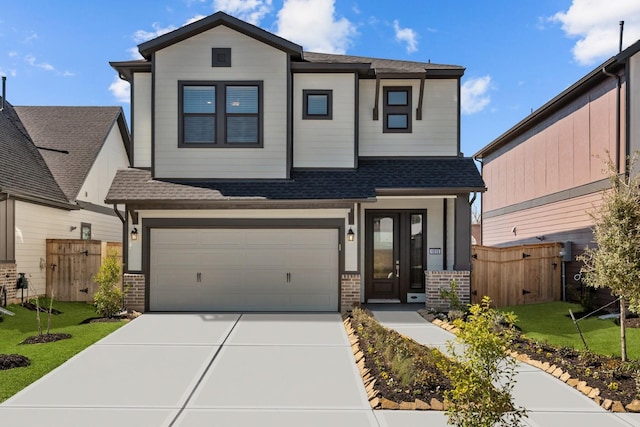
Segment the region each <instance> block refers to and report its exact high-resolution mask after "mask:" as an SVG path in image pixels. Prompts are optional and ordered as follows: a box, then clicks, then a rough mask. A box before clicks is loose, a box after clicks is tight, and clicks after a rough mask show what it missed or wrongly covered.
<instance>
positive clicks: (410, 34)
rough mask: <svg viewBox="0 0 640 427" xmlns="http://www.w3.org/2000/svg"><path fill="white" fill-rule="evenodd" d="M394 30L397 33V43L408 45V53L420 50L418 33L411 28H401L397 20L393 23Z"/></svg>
mask: <svg viewBox="0 0 640 427" xmlns="http://www.w3.org/2000/svg"><path fill="white" fill-rule="evenodd" d="M393 29H394V31H395V32H396V41H398V42H404V43H406V44H407V53H412V52H415V51H417V50H418V33H416V32H415V31H414V30H412V29H411V28H400V23H399V22H398V20H397V19H396V20H394V21H393Z"/></svg>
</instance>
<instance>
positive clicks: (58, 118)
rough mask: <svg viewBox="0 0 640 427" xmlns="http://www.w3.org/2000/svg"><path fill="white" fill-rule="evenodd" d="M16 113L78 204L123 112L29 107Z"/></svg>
mask: <svg viewBox="0 0 640 427" xmlns="http://www.w3.org/2000/svg"><path fill="white" fill-rule="evenodd" d="M15 111H16V112H17V114H18V116H19V118H20V121H21V122H22V123H23V124H24V127H25V128H26V130H27V131H28V133H29V135H30V136H31V139H32V140H33V142H34V144H35V145H36V146H38V147H40V148H45V150H40V155H41V156H42V158H44V160H45V162H46V163H47V166H48V167H49V170H50V171H51V173H52V175H53V176H54V178H55V180H56V181H57V183H58V185H59V186H60V188H61V189H62V191H63V192H64V194H65V195H66V197H67V199H68V200H70V201H74V200H75V199H76V197H77V196H78V192H79V191H80V188H81V187H82V184H83V183H84V180H85V179H86V177H87V174H88V173H89V170H90V169H91V166H93V163H94V161H95V160H96V157H97V155H98V153H99V152H100V149H101V148H102V146H103V144H104V142H105V140H106V137H107V135H108V134H109V131H110V129H111V128H112V127H113V126H114V124H115V123H116V120H117V119H118V116H119V115H120V114H122V109H121V108H120V107H40V106H38V107H32V106H28V107H15ZM46 149H48V150H46ZM52 150H55V151H52ZM65 152H66V153H65Z"/></svg>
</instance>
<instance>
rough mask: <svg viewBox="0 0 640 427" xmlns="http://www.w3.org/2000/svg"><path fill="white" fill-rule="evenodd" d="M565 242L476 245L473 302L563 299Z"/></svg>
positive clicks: (472, 279) (495, 303) (472, 259)
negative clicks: (486, 297) (487, 298)
mask: <svg viewBox="0 0 640 427" xmlns="http://www.w3.org/2000/svg"><path fill="white" fill-rule="evenodd" d="M561 249H562V243H539V244H531V245H519V246H510V247H504V248H496V247H490V246H475V245H474V246H472V248H471V254H472V255H471V256H472V258H471V261H472V265H473V268H472V270H471V302H472V303H477V302H479V301H480V300H481V299H482V297H483V296H485V295H487V296H489V297H491V300H492V301H493V303H494V305H495V306H497V307H504V306H508V305H522V304H531V303H537V302H547V301H559V300H561V298H562V272H561V270H562V265H561V262H562V260H561V258H560V256H559V253H560V250H561Z"/></svg>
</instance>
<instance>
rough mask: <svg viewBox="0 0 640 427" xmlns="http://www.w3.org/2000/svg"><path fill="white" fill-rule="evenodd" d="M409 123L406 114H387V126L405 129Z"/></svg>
mask: <svg viewBox="0 0 640 427" xmlns="http://www.w3.org/2000/svg"><path fill="white" fill-rule="evenodd" d="M408 124H409V120H408V119H407V115H406V114H387V128H389V129H406V128H407V126H408Z"/></svg>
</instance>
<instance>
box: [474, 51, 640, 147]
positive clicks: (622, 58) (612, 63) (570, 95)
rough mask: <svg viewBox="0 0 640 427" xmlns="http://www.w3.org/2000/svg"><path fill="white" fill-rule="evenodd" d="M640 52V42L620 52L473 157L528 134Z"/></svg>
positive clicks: (608, 77)
mask: <svg viewBox="0 0 640 427" xmlns="http://www.w3.org/2000/svg"><path fill="white" fill-rule="evenodd" d="M639 51H640V40H638V41H637V42H635V43H634V44H632V45H631V46H629V47H628V48H626V49H625V50H623V51H622V52H620V53H619V54H618V55H616V56H613V57H611V58H609V59H607V60H606V61H605V62H603V63H602V64H600V65H599V66H597V67H596V68H594V69H593V70H592V71H591V72H589V73H588V74H587V75H585V76H584V77H582V78H581V79H580V80H578V81H577V82H576V83H574V84H573V85H571V86H569V87H568V88H567V89H565V90H564V91H562V92H561V93H560V94H559V95H557V96H556V97H554V98H553V99H551V100H550V101H549V102H547V103H546V104H544V105H543V106H542V107H540V108H538V109H537V110H536V111H534V112H533V113H531V114H530V115H529V116H527V117H526V118H524V119H523V120H521V121H520V122H518V123H517V124H516V125H515V126H513V127H512V128H511V129H509V130H507V131H506V132H505V133H503V134H502V135H500V136H499V137H498V138H496V139H494V140H493V141H491V142H490V143H489V144H487V145H486V146H485V147H483V148H482V149H480V150H479V151H478V152H477V153H475V154H474V155H473V157H474V158H479V159H481V158H484V157H486V156H489V155H491V153H493V152H495V151H496V150H499V149H500V148H502V147H503V146H505V145H506V144H508V143H509V142H511V141H512V140H513V139H514V138H517V137H518V136H520V135H522V134H523V133H525V132H527V131H528V130H529V129H531V128H533V127H534V126H536V125H538V124H539V123H541V122H542V121H544V120H545V119H547V118H548V117H550V116H551V115H553V114H554V113H556V112H557V111H559V110H560V109H562V108H563V107H564V106H566V105H567V104H569V103H570V102H572V101H574V100H575V99H578V98H579V97H580V96H582V95H584V94H585V93H586V92H588V91H589V90H591V89H593V88H594V87H596V86H597V85H598V84H600V83H602V82H603V81H604V80H606V79H610V78H611V76H608V75H606V74H605V73H604V72H603V71H604V70H606V71H607V72H608V73H615V72H616V71H618V70H619V69H621V68H623V67H625V65H626V61H627V60H628V58H629V57H630V56H632V55H634V54H636V53H637V52H639Z"/></svg>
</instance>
